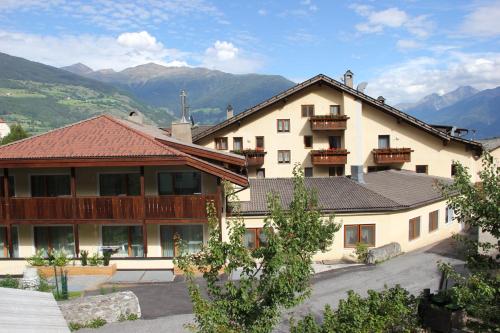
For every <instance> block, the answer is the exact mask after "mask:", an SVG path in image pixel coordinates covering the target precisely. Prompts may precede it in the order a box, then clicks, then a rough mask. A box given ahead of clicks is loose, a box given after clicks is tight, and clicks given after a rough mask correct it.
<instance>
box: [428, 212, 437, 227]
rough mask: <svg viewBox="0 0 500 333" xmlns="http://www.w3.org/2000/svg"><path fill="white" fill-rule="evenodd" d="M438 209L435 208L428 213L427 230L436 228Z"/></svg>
mask: <svg viewBox="0 0 500 333" xmlns="http://www.w3.org/2000/svg"><path fill="white" fill-rule="evenodd" d="M438 221H439V211H438V210H435V211H433V212H430V213H429V232H431V231H434V230H436V229H437V228H438Z"/></svg>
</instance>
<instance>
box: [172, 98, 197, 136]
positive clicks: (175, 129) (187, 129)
mask: <svg viewBox="0 0 500 333" xmlns="http://www.w3.org/2000/svg"><path fill="white" fill-rule="evenodd" d="M180 97H181V120H179V121H178V122H172V137H173V138H175V139H177V140H179V141H182V142H187V143H193V137H192V134H191V123H190V122H189V120H188V119H189V116H188V108H189V107H188V106H187V94H186V92H185V91H184V90H182V91H181V95H180Z"/></svg>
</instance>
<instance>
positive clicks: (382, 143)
mask: <svg viewBox="0 0 500 333" xmlns="http://www.w3.org/2000/svg"><path fill="white" fill-rule="evenodd" d="M390 147H391V139H390V136H389V135H379V136H378V148H379V149H387V148H390Z"/></svg>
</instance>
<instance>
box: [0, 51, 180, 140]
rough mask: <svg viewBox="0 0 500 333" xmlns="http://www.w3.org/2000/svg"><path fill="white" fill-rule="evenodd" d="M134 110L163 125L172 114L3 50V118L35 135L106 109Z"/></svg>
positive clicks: (0, 66)
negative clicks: (5, 52)
mask: <svg viewBox="0 0 500 333" xmlns="http://www.w3.org/2000/svg"><path fill="white" fill-rule="evenodd" d="M132 110H139V111H141V112H142V113H144V115H145V116H146V118H147V119H149V121H152V122H155V123H157V124H159V125H169V124H170V123H171V121H172V119H173V117H172V115H171V114H169V113H167V112H166V111H165V110H164V109H161V108H156V107H151V106H147V105H145V104H143V103H141V102H138V101H137V100H136V99H135V98H134V97H133V96H132V95H130V94H129V93H125V92H123V91H121V90H119V89H117V88H115V87H113V86H111V85H109V84H106V83H102V82H98V81H95V80H92V79H88V78H84V77H81V76H78V75H75V74H72V73H69V72H67V71H64V70H61V69H58V68H54V67H51V66H46V65H43V64H39V63H36V62H32V61H28V60H25V59H22V58H17V57H12V56H9V55H7V54H3V53H0V117H2V118H4V119H5V120H6V121H7V122H8V123H12V122H18V123H20V124H21V125H23V127H25V128H26V129H27V130H28V131H29V132H30V133H31V134H37V133H41V132H45V131H47V130H49V129H52V128H56V127H60V126H63V125H66V124H69V123H73V122H75V121H79V120H82V119H86V118H89V117H91V116H93V115H97V114H101V113H108V114H113V115H116V116H120V117H125V116H126V115H128V113H129V112H130V111H132Z"/></svg>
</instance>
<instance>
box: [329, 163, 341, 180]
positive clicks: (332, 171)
mask: <svg viewBox="0 0 500 333" xmlns="http://www.w3.org/2000/svg"><path fill="white" fill-rule="evenodd" d="M328 175H329V176H330V177H339V176H343V175H344V166H343V165H337V166H334V167H329V168H328Z"/></svg>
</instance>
